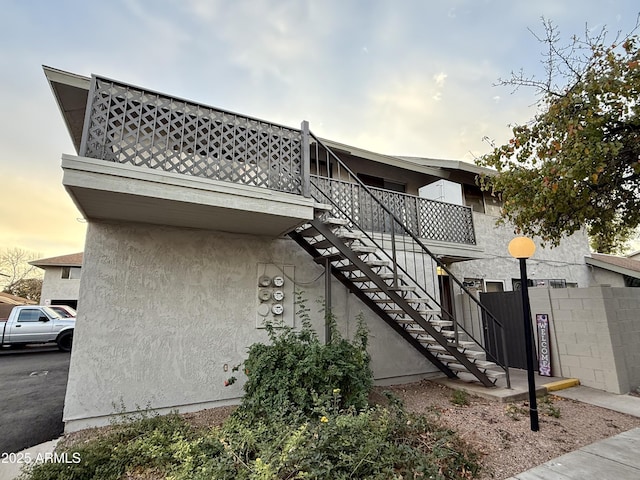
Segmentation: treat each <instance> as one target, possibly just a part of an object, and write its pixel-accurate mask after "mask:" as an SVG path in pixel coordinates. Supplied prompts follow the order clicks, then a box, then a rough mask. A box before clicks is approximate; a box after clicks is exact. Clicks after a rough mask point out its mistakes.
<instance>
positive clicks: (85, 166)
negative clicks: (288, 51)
mask: <svg viewBox="0 0 640 480" xmlns="http://www.w3.org/2000/svg"><path fill="white" fill-rule="evenodd" d="M45 73H46V75H47V78H48V80H49V82H50V85H51V88H52V90H53V92H54V95H55V97H56V99H57V101H58V104H59V106H60V109H61V111H62V113H63V116H64V118H65V121H66V123H67V127H68V129H69V132H70V134H71V137H72V139H73V141H74V145H75V147H76V151H77V153H78V156H71V155H63V159H62V167H63V170H64V178H63V183H64V185H65V187H66V189H67V191H68V192H69V194H70V195H71V197H72V198H73V200H74V202H75V203H76V205H77V206H78V208H79V209H80V211H81V212H82V213H83V215H84V216H85V217H86V218H88V219H92V220H116V221H135V222H147V223H155V224H164V225H175V226H183V227H192V228H205V229H211V230H220V231H228V232H238V233H249V234H258V235H266V236H278V235H281V234H283V233H286V232H287V231H290V230H292V229H293V228H295V227H296V226H297V225H299V224H301V223H303V222H305V221H307V220H309V219H311V218H313V212H314V207H316V206H317V202H316V200H314V198H313V197H314V192H316V193H317V192H318V189H322V190H324V191H327V189H330V190H331V192H332V196H333V198H340V201H341V202H348V203H349V204H351V210H352V211H353V212H359V213H358V214H359V215H360V216H362V218H363V219H365V217H366V216H367V211H368V210H367V209H368V208H369V207H368V206H367V205H366V204H364V203H362V201H361V198H362V196H361V195H359V194H358V189H364V188H370V187H365V186H364V185H363V184H358V183H353V182H345V181H344V179H341V178H333V175H332V168H330V166H329V168H328V167H327V165H326V164H325V166H324V167H322V166H320V165H319V164H318V163H317V161H316V162H315V163H314V161H313V160H314V159H312V156H313V154H312V152H313V151H314V148H316V150H317V145H316V144H314V142H313V138H315V137H313V136H312V135H310V134H309V132H308V129H307V127H306V122H303V125H302V128H301V129H293V128H289V127H285V126H282V125H276V124H273V123H270V122H265V121H261V120H258V119H254V118H250V117H247V116H243V115H238V114H235V113H231V112H227V111H223V110H220V109H216V108H212V107H208V106H205V105H201V104H197V103H193V102H190V101H187V100H182V99H178V98H175V97H171V96H167V95H163V94H160V93H157V92H152V91H150V90H147V89H143V88H139V87H134V86H132V85H127V84H124V83H121V82H117V81H114V80H110V79H107V78H103V77H97V76H92V77H91V78H87V77H82V76H78V75H74V74H70V73H67V72H61V71H59V70H54V69H50V68H47V67H45ZM315 143H317V142H315ZM323 171H324V172H325V173H323ZM327 172H329V173H327ZM407 173H411V172H407ZM370 190H371V192H372V193H373V194H374V195H375V196H376V198H378V199H380V200H381V201H382V202H384V203H385V204H387V205H388V207H389V209H390V210H391V211H392V212H393V214H394V215H396V216H397V217H398V218H399V219H400V220H401V221H403V222H404V223H405V224H406V225H407V226H408V227H409V228H410V230H411V231H412V232H414V233H415V235H417V236H419V237H421V238H424V239H426V240H431V241H436V242H443V243H456V244H460V245H469V246H471V245H474V244H475V235H474V229H473V221H472V214H471V209H470V208H468V207H464V206H460V205H452V204H447V203H443V202H436V201H432V200H426V199H422V198H419V197H416V196H411V195H404V194H401V193H397V192H390V191H387V190H384V189H373V188H371V189H370ZM315 196H316V198H317V199H318V200H320V197H319V196H317V195H315ZM323 198H324V197H323ZM363 221H365V223H366V225H368V226H369V227H370V229H371V230H372V231H375V232H381V233H385V224H384V221H381V220H380V219H376V218H373V217H372V218H366V220H363Z"/></svg>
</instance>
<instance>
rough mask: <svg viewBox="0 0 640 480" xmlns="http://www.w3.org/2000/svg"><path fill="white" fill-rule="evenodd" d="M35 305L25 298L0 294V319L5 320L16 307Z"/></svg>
mask: <svg viewBox="0 0 640 480" xmlns="http://www.w3.org/2000/svg"><path fill="white" fill-rule="evenodd" d="M35 303H36V302H34V301H33V300H29V299H27V298H22V297H18V296H16V295H11V294H10V293H5V292H0V319H3V318H7V317H8V316H9V313H10V312H11V310H12V309H13V307H15V306H16V305H35Z"/></svg>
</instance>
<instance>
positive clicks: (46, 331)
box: [0, 305, 76, 352]
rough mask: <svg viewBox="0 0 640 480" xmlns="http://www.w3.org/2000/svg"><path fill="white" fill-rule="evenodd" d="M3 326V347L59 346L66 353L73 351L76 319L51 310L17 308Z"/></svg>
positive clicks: (32, 306) (2, 321)
mask: <svg viewBox="0 0 640 480" xmlns="http://www.w3.org/2000/svg"><path fill="white" fill-rule="evenodd" d="M0 322H1V323H0V332H1V336H0V346H2V347H5V346H8V347H19V346H23V345H28V344H32V343H50V342H55V343H56V345H58V348H59V349H60V350H62V351H63V352H69V351H70V350H71V346H72V344H73V330H74V328H75V325H76V319H75V318H64V317H62V316H61V315H60V314H59V313H58V312H56V311H55V310H52V309H51V308H49V307H43V306H38V305H22V306H16V307H13V309H12V310H11V312H9V317H8V318H7V319H6V320H2V319H0Z"/></svg>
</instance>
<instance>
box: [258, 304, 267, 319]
mask: <svg viewBox="0 0 640 480" xmlns="http://www.w3.org/2000/svg"><path fill="white" fill-rule="evenodd" d="M258 315H260V316H261V317H266V316H267V315H269V305H267V304H266V303H261V304H260V305H258Z"/></svg>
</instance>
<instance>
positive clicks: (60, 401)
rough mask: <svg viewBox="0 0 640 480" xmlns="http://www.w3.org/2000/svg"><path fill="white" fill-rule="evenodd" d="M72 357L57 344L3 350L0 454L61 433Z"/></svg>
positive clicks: (13, 451) (20, 448)
mask: <svg viewBox="0 0 640 480" xmlns="http://www.w3.org/2000/svg"><path fill="white" fill-rule="evenodd" d="M70 357H71V354H70V353H64V352H59V351H58V349H57V348H56V347H55V346H52V347H49V346H46V347H42V346H38V347H26V348H23V349H20V350H6V349H1V350H0V454H2V453H16V452H19V451H20V450H23V449H25V448H28V447H32V446H34V445H37V444H40V443H43V442H46V441H49V440H52V439H54V438H58V437H59V436H60V435H62V431H63V429H64V424H63V423H62V409H63V406H64V396H65V392H66V389H67V377H68V374H69V359H70Z"/></svg>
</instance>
